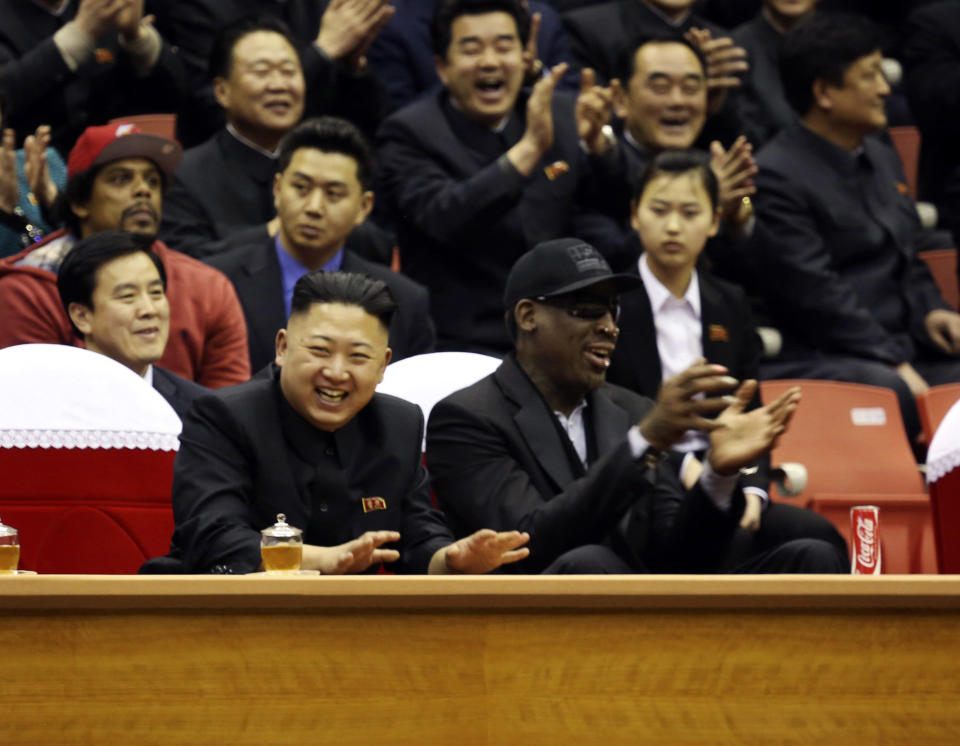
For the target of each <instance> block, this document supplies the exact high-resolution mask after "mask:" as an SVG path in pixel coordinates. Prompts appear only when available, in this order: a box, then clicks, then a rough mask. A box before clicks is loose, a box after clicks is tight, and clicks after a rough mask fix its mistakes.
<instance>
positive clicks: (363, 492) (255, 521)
mask: <svg viewBox="0 0 960 746" xmlns="http://www.w3.org/2000/svg"><path fill="white" fill-rule="evenodd" d="M278 374H279V369H276V370H275V371H273V374H272V375H271V376H269V377H263V378H258V379H255V380H252V381H249V382H247V383H243V384H240V385H238V386H232V387H230V388H227V389H221V390H220V391H217V392H214V393H213V394H211V395H210V396H205V397H201V398H200V399H198V400H197V401H196V402H195V403H194V407H193V409H192V410H191V411H190V412H189V413H188V414H187V416H186V418H185V419H184V423H183V433H182V434H181V436H180V450H179V451H178V453H177V458H176V461H175V463H174V476H173V516H174V521H175V524H176V528H175V530H174V535H173V543H172V547H171V556H172V557H180V558H182V560H183V563H184V566H185V569H186V570H187V571H188V572H209V571H211V570H214V569H215V568H217V566H222V567H220V568H219V569H221V570H223V569H229V570H232V571H233V572H252V571H254V570H256V569H257V568H258V567H259V565H260V530H261V529H263V528H266V527H267V526H269V525H272V524H273V523H274V522H275V521H276V518H277V514H278V513H284V514H286V516H287V522H288V523H290V524H291V525H293V526H296V527H297V528H300V529H302V530H303V531H304V536H303V540H304V542H305V543H308V544H318V545H321V546H334V545H336V544H341V543H343V542H346V541H349V540H351V539H353V538H356V537H358V536H360V535H361V534H362V533H363V532H364V531H369V530H383V529H390V530H395V531H400V533H401V536H402V539H401V543H400V547H399V549H400V553H401V555H400V561H399V562H398V563H396V565H391V568H392V569H397V570H398V571H401V572H425V571H426V570H427V566H428V564H429V561H430V558H431V557H432V556H433V553H434V552H435V551H436V550H438V549H440V548H441V547H443V546H445V545H446V544H449V543H450V542H451V541H452V540H453V537H452V536H451V534H450V532H449V530H448V529H447V527H446V525H445V524H444V522H443V520H442V516H441V515H440V514H439V513H438V512H437V511H436V510H434V509H433V507H432V506H431V503H430V494H429V487H428V481H427V474H426V470H425V469H424V468H423V464H422V461H421V453H420V443H421V437H422V435H423V416H422V414H421V413H420V410H419V409H418V408H417V407H416V406H415V405H413V404H410V403H408V402H405V401H402V400H400V399H396V398H394V397H391V396H386V395H383V394H375V395H374V397H373V399H372V400H371V401H370V403H369V404H368V405H367V406H366V407H364V408H363V409H362V410H361V411H360V412H359V413H358V414H357V416H356V417H354V419H353V420H351V421H350V422H349V423H348V424H347V425H345V426H344V427H342V428H340V429H339V430H337V431H336V432H334V433H324V432H322V431H320V430H317V429H316V428H314V427H313V426H312V425H310V424H309V423H308V422H307V421H306V420H304V419H303V418H302V417H300V415H298V414H297V413H296V412H295V411H294V410H293V408H292V407H290V405H289V404H287V401H286V399H285V398H284V397H283V394H282V393H281V391H280V385H279V380H278ZM366 497H380V498H383V501H384V502H385V504H386V505H385V509H382V510H381V509H377V510H371V511H369V512H364V510H363V506H362V503H361V499H362V498H366ZM376 570H377V568H376V567H372V568H370V572H376Z"/></svg>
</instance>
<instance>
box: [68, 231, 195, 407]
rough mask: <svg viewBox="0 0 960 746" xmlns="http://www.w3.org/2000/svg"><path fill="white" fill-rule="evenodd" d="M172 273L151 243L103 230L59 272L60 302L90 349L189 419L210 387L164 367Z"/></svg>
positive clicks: (83, 243) (83, 244) (75, 249)
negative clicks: (195, 403) (138, 379)
mask: <svg viewBox="0 0 960 746" xmlns="http://www.w3.org/2000/svg"><path fill="white" fill-rule="evenodd" d="M166 287H167V273H166V270H164V268H163V262H161V261H160V257H158V256H157V255H156V254H154V253H153V252H152V251H150V241H149V240H148V239H146V238H144V237H143V236H139V235H137V234H135V233H124V232H121V231H103V232H102V233H96V234H94V235H93V236H91V237H90V238H86V239H84V240H83V241H81V242H80V243H78V244H77V245H76V246H74V247H73V249H71V251H70V253H69V254H67V258H66V259H64V260H63V264H62V265H61V266H60V272H59V273H58V274H57V290H58V291H59V292H60V302H61V303H63V308H64V310H65V311H66V312H67V316H69V317H70V324H71V325H72V326H73V331H74V332H75V333H76V334H77V336H78V337H80V339H82V340H83V344H84V347H86V348H87V349H88V350H92V351H93V352H99V353H101V354H102V355H106V356H107V357H109V358H112V359H113V360H116V361H117V362H118V363H120V364H122V365H125V366H127V367H128V368H130V370H132V371H133V372H134V373H136V374H137V375H138V376H142V377H143V378H144V380H146V381H147V382H148V383H149V384H150V385H152V386H153V387H154V388H155V389H156V390H157V391H159V392H160V394H162V395H163V398H164V399H166V400H167V401H168V402H169V403H170V406H171V407H173V409H174V411H175V412H176V413H177V414H178V415H179V416H180V418H181V419H183V417H184V415H186V413H187V410H188V409H189V408H190V405H191V404H192V403H193V400H194V399H196V398H197V397H198V396H200V395H202V394H205V393H207V392H208V391H209V389H207V388H205V387H203V386H199V385H197V384H196V383H194V382H193V381H188V380H187V379H186V378H181V377H180V376H178V375H176V374H174V373H171V372H170V371H167V370H164V369H163V368H160V367H158V366H157V365H155V363H156V362H157V361H158V360H159V359H160V357H161V356H162V355H163V351H164V349H165V348H166V346H167V338H168V337H169V336H170V303H169V302H168V301H167V294H166Z"/></svg>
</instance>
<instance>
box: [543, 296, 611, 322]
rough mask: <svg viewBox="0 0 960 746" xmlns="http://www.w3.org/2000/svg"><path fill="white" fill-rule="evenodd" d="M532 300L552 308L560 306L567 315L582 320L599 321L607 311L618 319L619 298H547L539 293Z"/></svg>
mask: <svg viewBox="0 0 960 746" xmlns="http://www.w3.org/2000/svg"><path fill="white" fill-rule="evenodd" d="M534 300H535V301H536V302H537V303H543V304H545V305H548V306H553V307H554V308H560V309H562V310H564V311H566V312H567V314H568V315H569V316H572V317H573V318H575V319H583V320H584V321H599V320H600V319H602V318H603V317H604V316H606V315H607V314H608V313H609V314H610V316H611V318H612V319H613V323H614V324H616V323H617V322H619V321H620V300H619V298H615V297H614V298H577V297H573V298H564V297H559V298H547V297H546V296H544V295H540V296H538V297H536V298H534Z"/></svg>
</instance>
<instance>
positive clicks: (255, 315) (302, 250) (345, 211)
mask: <svg viewBox="0 0 960 746" xmlns="http://www.w3.org/2000/svg"><path fill="white" fill-rule="evenodd" d="M373 199H374V194H373V154H372V153H371V151H370V147H369V145H368V144H367V142H366V140H365V139H364V137H363V135H362V134H361V133H360V131H359V130H358V129H357V128H356V127H355V126H354V125H352V124H351V123H350V122H347V121H346V120H343V119H337V118H336V117H320V118H319V119H309V120H307V121H305V122H303V123H301V124H299V125H298V126H297V127H295V128H294V129H293V130H291V131H290V133H289V134H287V136H286V137H285V138H284V139H283V141H282V142H281V144H280V147H279V150H278V156H277V174H276V176H275V177H274V182H273V200H274V204H275V205H276V209H277V221H278V223H279V227H278V230H277V235H276V237H275V238H270V237H268V236H267V232H266V231H263V233H262V234H261V235H257V236H254V237H248V236H247V235H246V233H244V234H238V235H236V236H233V237H231V238H228V239H227V240H226V241H225V242H224V247H225V248H224V252H223V253H219V254H216V255H214V256H212V257H210V258H209V259H208V260H207V261H208V262H209V263H210V264H211V265H213V266H214V267H217V268H218V269H221V270H223V272H224V273H225V274H226V275H227V277H229V278H230V280H231V282H233V285H234V287H235V288H236V289H237V295H238V296H239V297H240V303H241V304H242V305H243V312H244V314H245V315H246V317H247V328H248V330H249V333H250V362H251V364H252V366H253V369H254V370H260V369H261V368H262V367H263V366H264V365H267V364H268V363H269V362H270V361H272V360H273V357H274V340H275V338H276V336H277V330H278V329H280V327H282V326H283V324H284V320H285V319H286V318H287V316H288V315H289V313H290V303H291V299H292V296H293V286H294V284H295V283H296V281H297V280H299V279H300V278H301V277H302V276H303V275H305V274H306V273H307V272H310V271H312V270H316V269H327V270H338V269H342V270H344V271H346V272H362V273H363V274H366V275H368V276H370V277H374V278H376V279H378V280H383V281H384V282H385V283H386V284H387V286H388V287H389V288H390V292H391V293H392V294H393V296H394V298H396V301H397V306H398V308H397V313H395V314H394V315H393V319H392V321H391V322H390V347H391V348H392V350H393V359H394V360H399V359H402V358H404V357H409V356H410V355H419V354H421V353H424V352H431V351H433V346H434V342H435V338H436V335H435V332H434V326H433V321H432V320H431V319H430V314H429V301H428V297H427V291H426V290H425V289H424V288H423V287H421V286H420V285H418V284H417V283H415V282H413V281H412V280H410V279H409V278H407V277H404V276H403V275H401V274H399V273H397V272H393V271H391V270H390V269H389V268H388V267H386V266H384V265H381V264H375V263H373V262H370V261H367V260H366V259H364V258H363V257H361V256H359V255H357V254H356V253H355V252H353V251H351V250H349V249H348V248H345V246H346V243H347V239H348V236H349V235H350V232H351V231H352V230H353V229H354V227H355V226H358V225H360V224H361V223H362V222H363V220H364V219H365V218H366V217H367V216H368V215H369V214H370V210H371V209H373Z"/></svg>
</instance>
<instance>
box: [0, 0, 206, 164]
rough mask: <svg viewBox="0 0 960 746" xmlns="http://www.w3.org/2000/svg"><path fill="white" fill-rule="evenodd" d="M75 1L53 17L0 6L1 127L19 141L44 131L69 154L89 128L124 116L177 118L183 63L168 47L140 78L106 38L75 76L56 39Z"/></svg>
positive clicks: (17, 3) (24, 6) (2, 2)
mask: <svg viewBox="0 0 960 746" xmlns="http://www.w3.org/2000/svg"><path fill="white" fill-rule="evenodd" d="M78 5H79V2H71V3H69V4H68V5H67V7H66V9H65V10H64V12H63V14H62V15H60V16H56V15H54V14H53V13H51V12H50V11H49V10H46V9H44V8H42V7H40V5H39V4H37V3H32V2H26V3H25V2H21V0H0V18H2V19H3V21H2V23H0V88H2V89H3V97H4V102H3V109H4V110H3V126H4V127H12V128H14V129H15V130H16V132H17V135H18V136H19V137H20V138H21V139H22V138H24V137H26V136H27V135H30V134H33V132H34V130H36V128H37V126H39V125H41V124H49V125H50V126H51V129H52V133H51V142H52V144H53V146H54V147H55V148H56V149H58V150H59V151H60V152H61V153H64V154H66V153H68V152H70V150H71V148H73V145H74V143H75V142H76V139H77V138H78V137H79V136H80V134H81V133H82V132H83V131H84V129H86V128H87V127H88V126H91V125H98V124H106V122H107V121H108V120H109V119H112V118H115V117H120V116H124V115H129V114H146V113H151V112H157V111H175V110H176V109H177V108H178V107H179V105H180V99H181V96H183V94H184V93H185V91H186V86H187V82H186V75H185V73H184V70H183V67H182V65H181V64H180V60H179V58H178V57H177V55H176V54H174V52H173V50H172V49H171V48H170V45H169V44H167V43H166V42H164V43H163V47H162V49H161V52H160V58H159V59H158V60H157V63H156V64H155V65H154V67H153V68H152V69H151V70H150V71H149V72H148V73H147V74H146V75H144V76H141V75H139V74H138V73H137V72H136V70H135V69H134V68H133V65H132V63H131V60H130V57H129V55H128V54H127V53H126V51H124V50H123V48H122V47H120V45H119V41H118V34H117V33H116V32H111V33H108V34H106V35H104V36H103V37H102V38H100V39H98V40H97V43H96V46H97V50H96V52H95V53H94V54H92V55H91V56H90V58H89V59H88V60H87V61H86V62H84V63H83V64H82V65H80V67H79V68H78V69H77V70H76V71H75V72H72V71H71V70H70V68H69V67H68V66H67V63H66V62H65V61H64V59H63V56H62V55H61V54H60V51H59V50H58V49H57V46H56V44H55V43H54V41H53V35H54V33H55V32H56V31H58V30H59V29H60V28H61V27H62V26H63V25H64V24H66V23H67V22H68V21H71V20H73V18H74V16H76V14H77V6H78Z"/></svg>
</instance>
